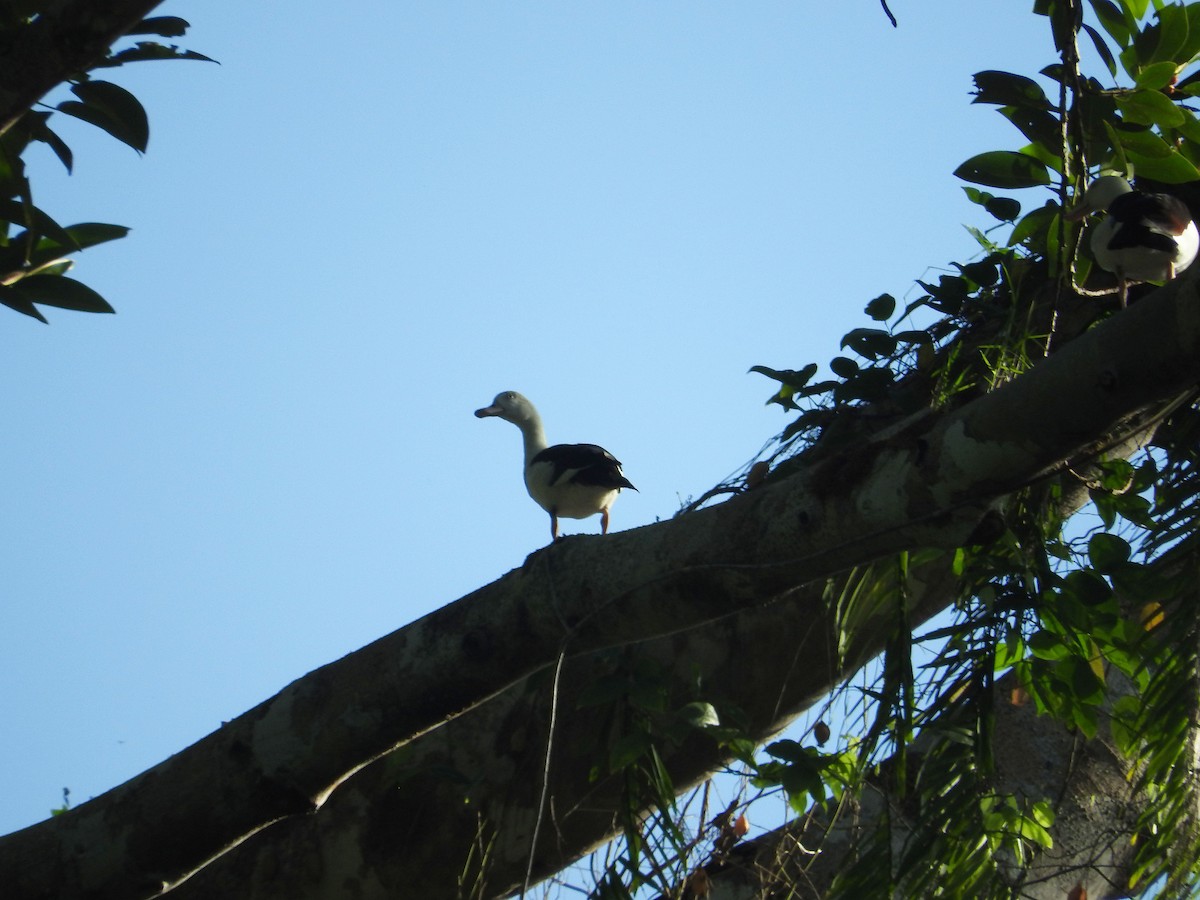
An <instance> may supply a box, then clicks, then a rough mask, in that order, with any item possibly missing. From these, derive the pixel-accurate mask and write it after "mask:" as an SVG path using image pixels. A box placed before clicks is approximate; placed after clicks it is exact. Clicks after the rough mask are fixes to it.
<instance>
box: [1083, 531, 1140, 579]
mask: <svg viewBox="0 0 1200 900" xmlns="http://www.w3.org/2000/svg"><path fill="white" fill-rule="evenodd" d="M1129 554H1130V548H1129V542H1128V541H1126V540H1124V539H1123V538H1119V537H1117V536H1116V535H1115V534H1109V533H1108V532H1105V531H1100V532H1097V533H1096V534H1093V535H1092V537H1091V539H1090V540H1089V541H1088V558H1089V559H1090V560H1091V561H1092V567H1093V568H1094V569H1096V571H1098V572H1103V573H1105V574H1108V573H1109V572H1111V571H1112V570H1113V569H1115V568H1117V567H1118V566H1123V565H1124V564H1125V563H1127V562H1129Z"/></svg>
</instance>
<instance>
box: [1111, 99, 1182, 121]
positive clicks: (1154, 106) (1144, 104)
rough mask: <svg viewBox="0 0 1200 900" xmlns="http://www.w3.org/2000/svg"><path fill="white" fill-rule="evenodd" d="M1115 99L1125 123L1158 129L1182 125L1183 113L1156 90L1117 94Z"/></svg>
mask: <svg viewBox="0 0 1200 900" xmlns="http://www.w3.org/2000/svg"><path fill="white" fill-rule="evenodd" d="M1115 99H1116V103H1117V109H1119V110H1120V111H1121V116H1122V117H1123V118H1124V119H1125V121H1126V122H1133V123H1135V124H1138V125H1157V126H1159V127H1160V128H1178V127H1179V126H1180V125H1182V124H1183V111H1182V110H1180V109H1179V107H1178V106H1176V105H1175V104H1174V103H1172V102H1171V101H1170V100H1168V99H1167V98H1166V97H1165V96H1164V95H1163V94H1161V93H1159V91H1158V90H1138V91H1133V92H1132V93H1129V94H1119V95H1117V97H1116V98H1115Z"/></svg>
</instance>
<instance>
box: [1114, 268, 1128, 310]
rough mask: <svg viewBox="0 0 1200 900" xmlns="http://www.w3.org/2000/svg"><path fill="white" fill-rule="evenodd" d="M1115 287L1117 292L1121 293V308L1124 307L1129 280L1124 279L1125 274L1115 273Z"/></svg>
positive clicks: (1126, 300)
mask: <svg viewBox="0 0 1200 900" xmlns="http://www.w3.org/2000/svg"><path fill="white" fill-rule="evenodd" d="M1117 288H1118V291H1117V292H1118V293H1119V294H1120V295H1121V309H1124V308H1125V307H1126V306H1127V305H1128V302H1129V282H1128V281H1126V280H1125V276H1124V274H1122V273H1121V272H1118V273H1117Z"/></svg>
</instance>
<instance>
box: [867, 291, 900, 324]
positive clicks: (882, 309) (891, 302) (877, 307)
mask: <svg viewBox="0 0 1200 900" xmlns="http://www.w3.org/2000/svg"><path fill="white" fill-rule="evenodd" d="M895 311H896V298H895V297H893V296H892V295H891V294H880V295H879V296H878V297H876V298H875V299H874V300H872V301H871V302H870V303H868V304H867V308H866V313H867V315H868V316H870V317H871V318H872V319H874V320H875V321H876V322H886V321H887V320H888V319H890V318H891V317H892V313H894V312H895Z"/></svg>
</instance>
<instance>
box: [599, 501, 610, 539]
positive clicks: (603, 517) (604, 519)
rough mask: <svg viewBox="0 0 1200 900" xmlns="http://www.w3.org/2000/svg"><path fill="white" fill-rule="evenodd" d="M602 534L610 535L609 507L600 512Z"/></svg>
mask: <svg viewBox="0 0 1200 900" xmlns="http://www.w3.org/2000/svg"><path fill="white" fill-rule="evenodd" d="M600 533H601V534H608V507H607V506H606V507H604V509H602V510H600Z"/></svg>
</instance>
